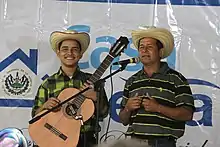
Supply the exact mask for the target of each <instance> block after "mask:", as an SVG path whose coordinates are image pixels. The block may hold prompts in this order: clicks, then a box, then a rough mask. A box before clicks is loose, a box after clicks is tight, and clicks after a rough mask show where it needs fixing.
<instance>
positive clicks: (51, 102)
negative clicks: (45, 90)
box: [43, 98, 60, 111]
mask: <svg viewBox="0 0 220 147" xmlns="http://www.w3.org/2000/svg"><path fill="white" fill-rule="evenodd" d="M59 103H60V100H59V99H57V98H49V99H48V100H47V101H46V102H45V103H44V104H43V109H47V110H48V109H51V108H53V107H55V106H56V105H58V104H59ZM58 110H60V108H58V109H56V110H54V111H58Z"/></svg>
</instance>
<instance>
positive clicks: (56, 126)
mask: <svg viewBox="0 0 220 147" xmlns="http://www.w3.org/2000/svg"><path fill="white" fill-rule="evenodd" d="M78 92H79V90H78V89H75V88H66V89H64V90H63V91H62V92H61V93H60V94H59V96H58V99H59V100H61V102H62V101H64V100H66V99H67V98H69V97H71V96H73V95H75V94H77V93H78ZM76 98H77V97H76ZM72 101H74V98H73V100H72ZM68 106H69V105H68V104H66V105H63V106H62V108H61V109H60V110H59V111H57V112H50V113H48V114H47V115H45V116H44V117H42V118H41V119H39V120H38V121H36V122H35V123H33V124H30V125H29V134H30V137H31V138H32V139H33V140H34V141H35V143H36V144H37V145H38V146H40V147H76V146H77V144H78V140H79V134H80V128H81V121H80V119H76V116H80V115H81V116H82V120H83V122H85V121H87V120H88V119H89V118H90V117H91V116H92V115H93V113H94V110H95V109H94V103H93V101H92V100H91V99H87V98H86V99H85V100H84V102H83V103H82V105H81V107H80V108H79V109H78V110H77V113H76V114H75V115H71V113H70V111H69V108H68ZM45 111H47V110H44V111H42V112H40V113H39V114H37V116H38V115H40V114H42V113H44V112H45Z"/></svg>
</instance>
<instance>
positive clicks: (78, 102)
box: [72, 55, 114, 108]
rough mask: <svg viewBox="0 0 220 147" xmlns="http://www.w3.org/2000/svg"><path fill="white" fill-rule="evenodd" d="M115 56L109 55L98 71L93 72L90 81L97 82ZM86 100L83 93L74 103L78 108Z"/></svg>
mask: <svg viewBox="0 0 220 147" xmlns="http://www.w3.org/2000/svg"><path fill="white" fill-rule="evenodd" d="M113 59H114V57H112V56H111V55H107V56H106V57H105V59H104V60H103V62H102V63H101V65H100V66H99V67H98V68H97V69H96V71H95V72H94V73H93V74H92V76H91V77H90V78H89V81H90V82H92V83H95V82H96V81H98V80H99V79H100V78H101V77H102V75H103V74H104V72H105V71H106V69H107V68H108V67H109V66H110V64H111V62H112V61H113ZM84 101H85V97H84V96H83V95H79V96H78V97H77V98H75V99H74V100H73V101H72V103H74V104H75V105H76V107H77V108H80V106H81V105H82V103H83V102H84Z"/></svg>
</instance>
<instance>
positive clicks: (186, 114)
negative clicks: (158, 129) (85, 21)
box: [158, 105, 193, 121]
mask: <svg viewBox="0 0 220 147" xmlns="http://www.w3.org/2000/svg"><path fill="white" fill-rule="evenodd" d="M158 112H159V113H161V114H163V115H165V116H168V117H170V118H173V119H175V120H180V121H188V120H192V117H193V113H192V111H190V110H188V109H186V108H184V107H178V108H171V107H167V106H163V105H159V106H158Z"/></svg>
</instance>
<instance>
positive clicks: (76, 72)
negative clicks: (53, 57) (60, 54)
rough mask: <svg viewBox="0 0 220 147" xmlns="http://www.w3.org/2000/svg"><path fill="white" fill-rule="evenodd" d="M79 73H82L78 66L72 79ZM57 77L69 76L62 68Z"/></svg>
mask: <svg viewBox="0 0 220 147" xmlns="http://www.w3.org/2000/svg"><path fill="white" fill-rule="evenodd" d="M79 72H80V68H79V66H77V68H76V71H75V72H74V73H73V75H72V78H73V77H75V76H76V75H77V74H78V73H79ZM57 75H58V77H59V76H67V75H66V74H65V72H64V71H63V70H62V68H61V67H60V69H59V70H58V72H57Z"/></svg>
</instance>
